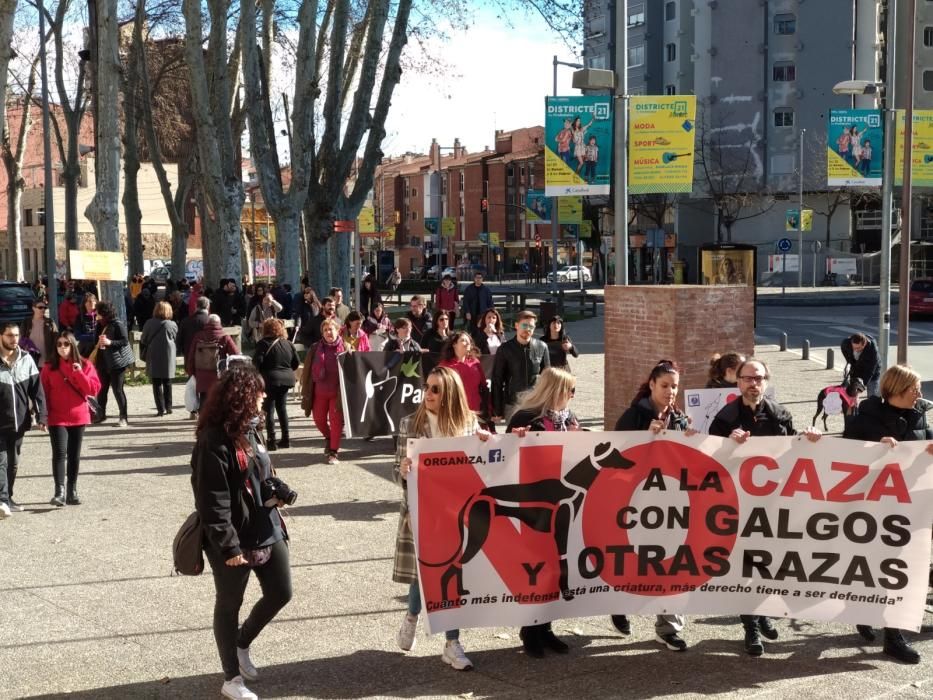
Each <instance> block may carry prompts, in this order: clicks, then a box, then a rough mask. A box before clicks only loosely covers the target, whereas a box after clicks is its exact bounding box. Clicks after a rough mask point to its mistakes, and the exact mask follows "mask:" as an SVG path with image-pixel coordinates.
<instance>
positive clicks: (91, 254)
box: [68, 250, 126, 282]
mask: <svg viewBox="0 0 933 700" xmlns="http://www.w3.org/2000/svg"><path fill="white" fill-rule="evenodd" d="M68 263H69V265H70V266H71V277H72V279H76V280H98V281H109V282H121V281H124V280H125V279H126V270H125V269H124V266H125V265H126V261H125V259H124V258H123V253H120V252H107V251H103V250H69V251H68Z"/></svg>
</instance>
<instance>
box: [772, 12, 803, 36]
mask: <svg viewBox="0 0 933 700" xmlns="http://www.w3.org/2000/svg"><path fill="white" fill-rule="evenodd" d="M774 33H775V34H796V33H797V16H796V15H793V14H790V13H787V14H780V15H774Z"/></svg>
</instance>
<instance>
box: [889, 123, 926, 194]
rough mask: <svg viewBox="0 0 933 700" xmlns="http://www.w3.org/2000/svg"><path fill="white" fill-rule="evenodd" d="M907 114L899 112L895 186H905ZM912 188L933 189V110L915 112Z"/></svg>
mask: <svg viewBox="0 0 933 700" xmlns="http://www.w3.org/2000/svg"><path fill="white" fill-rule="evenodd" d="M906 119H907V118H906V116H905V112H904V110H902V109H899V110H897V119H896V123H897V144H896V146H895V147H894V153H896V154H897V159H896V161H895V164H894V184H895V185H903V184H904V136H905V133H904V124H905V123H906ZM911 146H912V148H911V151H912V152H913V155H912V157H911V162H912V165H911V186H912V187H933V110H929V109H915V110H914V132H913V142H912V144H911Z"/></svg>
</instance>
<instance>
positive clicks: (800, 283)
mask: <svg viewBox="0 0 933 700" xmlns="http://www.w3.org/2000/svg"><path fill="white" fill-rule="evenodd" d="M806 135H807V130H806V129H801V130H800V173H799V176H800V177H799V178H798V180H799V182H798V190H797V207H798V209H797V253H798V254H799V255H800V264H799V265H798V266H797V286H798V287H803V140H804V137H805V136H806ZM813 255H814V263H813V264H814V265H815V264H816V262H815V256H816V252H814V253H813Z"/></svg>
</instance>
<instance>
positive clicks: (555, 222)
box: [551, 56, 583, 297]
mask: <svg viewBox="0 0 933 700" xmlns="http://www.w3.org/2000/svg"><path fill="white" fill-rule="evenodd" d="M557 66H567V67H568V68H583V66H582V65H580V64H579V63H571V62H568V61H558V60H557V56H554V92H553V95H554V97H557ZM557 200H558V198H557V197H551V274H552V276H553V279H552V280H551V293H552V294H554V296H555V297H556V296H557V234H558V233H559V232H560V216H559V215H558V204H557Z"/></svg>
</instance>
